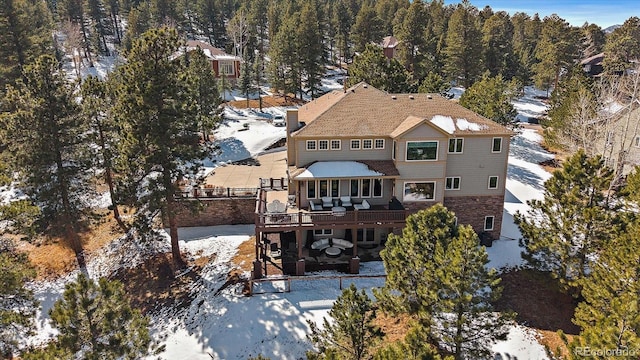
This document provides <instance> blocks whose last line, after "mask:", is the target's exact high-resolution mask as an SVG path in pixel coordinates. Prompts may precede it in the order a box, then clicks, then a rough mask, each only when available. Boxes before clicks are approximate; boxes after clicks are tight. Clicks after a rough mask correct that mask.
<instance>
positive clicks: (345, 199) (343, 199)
mask: <svg viewBox="0 0 640 360" xmlns="http://www.w3.org/2000/svg"><path fill="white" fill-rule="evenodd" d="M340 204H341V205H342V207H349V206H353V204H352V203H351V196H340Z"/></svg>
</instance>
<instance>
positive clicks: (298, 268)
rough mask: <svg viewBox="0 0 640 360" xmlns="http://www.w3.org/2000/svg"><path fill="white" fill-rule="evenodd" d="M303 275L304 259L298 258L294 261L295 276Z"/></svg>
mask: <svg viewBox="0 0 640 360" xmlns="http://www.w3.org/2000/svg"><path fill="white" fill-rule="evenodd" d="M303 275H304V259H298V261H296V276H303Z"/></svg>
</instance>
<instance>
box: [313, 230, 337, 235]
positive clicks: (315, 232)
mask: <svg viewBox="0 0 640 360" xmlns="http://www.w3.org/2000/svg"><path fill="white" fill-rule="evenodd" d="M313 235H315V236H323V235H333V229H314V230H313Z"/></svg>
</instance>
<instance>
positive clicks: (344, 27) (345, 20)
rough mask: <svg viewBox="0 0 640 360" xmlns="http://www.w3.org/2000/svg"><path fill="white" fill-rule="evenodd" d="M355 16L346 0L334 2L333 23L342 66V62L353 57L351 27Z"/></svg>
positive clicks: (339, 62)
mask: <svg viewBox="0 0 640 360" xmlns="http://www.w3.org/2000/svg"><path fill="white" fill-rule="evenodd" d="M353 22H354V16H353V14H351V12H350V11H349V7H348V6H347V5H346V4H345V0H337V1H336V2H335V3H334V9H333V19H332V25H333V27H335V29H336V37H337V39H336V47H337V48H338V54H339V55H338V64H339V66H340V68H342V63H343V62H345V63H347V62H349V59H351V47H350V43H351V41H350V37H351V27H352V26H353Z"/></svg>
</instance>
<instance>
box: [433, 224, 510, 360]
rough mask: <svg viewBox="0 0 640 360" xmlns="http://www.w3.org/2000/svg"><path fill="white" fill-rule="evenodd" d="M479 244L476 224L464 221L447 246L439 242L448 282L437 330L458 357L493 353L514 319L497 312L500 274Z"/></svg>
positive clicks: (441, 273)
mask: <svg viewBox="0 0 640 360" xmlns="http://www.w3.org/2000/svg"><path fill="white" fill-rule="evenodd" d="M478 244H479V240H478V236H477V235H476V233H475V232H474V231H473V229H472V228H471V226H468V225H465V226H460V227H459V228H458V236H456V237H454V238H453V239H451V242H450V243H448V244H447V245H446V248H444V249H439V248H438V246H436V251H435V256H434V261H435V268H436V269H438V270H437V275H436V276H437V277H438V278H439V280H440V281H439V282H440V283H441V284H442V287H441V288H440V291H439V294H438V297H439V301H438V304H437V311H436V312H435V313H434V315H435V317H436V323H437V325H436V326H433V327H432V332H433V334H434V335H435V337H436V338H437V339H439V341H440V346H441V347H444V349H445V350H447V351H448V352H451V353H452V354H453V355H454V357H455V359H456V360H463V359H489V358H491V355H492V352H491V345H492V344H493V343H494V342H495V340H497V339H500V338H504V337H506V335H507V333H508V326H507V325H509V323H510V321H511V320H512V319H513V316H512V314H510V313H494V312H492V306H491V302H493V301H496V300H498V298H500V293H501V291H502V288H500V287H499V286H498V285H499V283H500V278H499V277H498V276H497V274H496V270H495V269H491V270H488V269H487V268H486V265H487V263H488V262H489V256H488V255H487V252H486V250H485V249H484V247H480V246H478ZM440 250H442V251H444V254H442V253H440Z"/></svg>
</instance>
